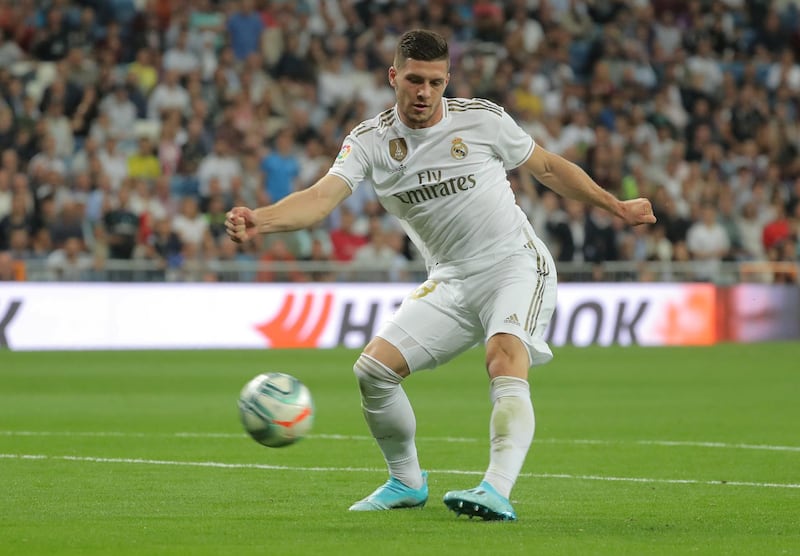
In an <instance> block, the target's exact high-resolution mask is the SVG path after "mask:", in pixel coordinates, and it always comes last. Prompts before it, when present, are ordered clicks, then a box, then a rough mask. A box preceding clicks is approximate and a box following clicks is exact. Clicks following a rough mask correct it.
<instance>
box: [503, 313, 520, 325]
mask: <svg viewBox="0 0 800 556" xmlns="http://www.w3.org/2000/svg"><path fill="white" fill-rule="evenodd" d="M503 322H504V323H506V324H516V325H517V326H520V324H519V319H518V318H517V314H516V313H511V314H510V315H508V316H507V317H506V320H504V321H503Z"/></svg>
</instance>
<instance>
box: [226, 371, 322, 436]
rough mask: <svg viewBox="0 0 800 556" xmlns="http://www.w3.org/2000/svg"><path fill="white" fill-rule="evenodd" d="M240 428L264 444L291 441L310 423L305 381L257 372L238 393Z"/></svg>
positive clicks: (310, 402) (311, 410) (311, 403)
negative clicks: (258, 373) (241, 426)
mask: <svg viewBox="0 0 800 556" xmlns="http://www.w3.org/2000/svg"><path fill="white" fill-rule="evenodd" d="M239 417H240V418H241V420H242V425H243V426H244V430H246V431H247V433H248V434H249V435H250V436H251V437H253V440H255V441H256V442H258V443H259V444H263V445H264V446H269V447H271V448H278V447H281V446H288V445H290V444H294V443H295V442H297V441H298V440H300V439H301V438H303V437H304V436H306V435H307V434H308V433H309V431H310V430H311V427H312V425H313V424H314V401H313V400H312V398H311V392H310V391H309V390H308V388H307V387H306V385H305V384H303V383H302V382H300V381H299V380H298V379H297V378H295V377H293V376H292V375H289V374H285V373H265V374H260V375H258V376H257V377H255V378H254V379H253V380H251V381H250V382H248V383H247V384H246V385H245V387H244V388H242V392H241V393H240V394H239Z"/></svg>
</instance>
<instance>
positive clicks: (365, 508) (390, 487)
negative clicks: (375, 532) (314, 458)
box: [350, 471, 428, 512]
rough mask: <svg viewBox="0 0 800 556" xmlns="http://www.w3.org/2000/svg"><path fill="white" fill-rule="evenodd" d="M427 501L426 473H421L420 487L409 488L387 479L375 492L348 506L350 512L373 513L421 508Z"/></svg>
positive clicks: (390, 478)
mask: <svg viewBox="0 0 800 556" xmlns="http://www.w3.org/2000/svg"><path fill="white" fill-rule="evenodd" d="M427 501H428V473H427V472H425V471H423V472H422V486H421V487H420V488H416V489H415V488H410V487H407V486H406V485H404V484H403V483H401V482H400V481H398V480H397V479H395V478H394V477H389V480H388V481H386V482H385V483H384V484H383V485H381V486H379V487H378V488H377V490H375V492H373V493H372V494H370V495H369V496H367V497H366V498H364V499H363V500H359V501H358V502H356V503H355V504H353V505H352V506H350V511H351V512H374V511H377V510H395V509H399V508H421V507H422V506H424V505H425V502H427Z"/></svg>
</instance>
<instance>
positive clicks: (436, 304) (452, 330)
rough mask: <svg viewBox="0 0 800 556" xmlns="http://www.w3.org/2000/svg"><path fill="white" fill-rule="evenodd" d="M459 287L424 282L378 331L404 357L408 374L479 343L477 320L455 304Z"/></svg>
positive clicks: (434, 364) (479, 331)
mask: <svg viewBox="0 0 800 556" xmlns="http://www.w3.org/2000/svg"><path fill="white" fill-rule="evenodd" d="M458 287H459V285H458V284H454V283H452V282H442V283H438V282H433V281H430V280H429V281H428V282H425V283H424V284H423V285H422V286H420V287H419V288H417V290H416V291H415V292H414V293H412V294H411V295H409V296H408V297H407V298H406V299H405V300H404V301H403V304H402V305H401V306H400V308H399V309H398V310H397V312H396V313H395V314H394V315H393V316H392V318H391V319H390V320H389V321H388V322H386V323H385V324H384V325H383V326H382V327H381V329H380V330H379V331H378V334H377V336H379V337H381V338H383V339H385V340H386V341H388V342H389V343H391V344H392V345H393V346H395V347H396V348H397V349H398V350H399V351H400V353H402V354H403V357H404V358H405V360H406V364H407V365H408V368H409V370H410V371H411V372H414V371H419V370H422V369H431V368H433V367H437V366H439V365H442V364H443V363H446V362H448V361H450V360H451V359H452V358H454V357H455V356H457V355H459V354H460V353H462V352H464V351H466V350H467V349H469V348H470V347H472V346H474V345H475V344H477V343H479V342H480V341H481V340H482V330H481V327H480V324H479V322H478V321H477V319H476V318H474V317H473V318H470V315H469V314H468V313H467V312H466V311H465V309H464V307H463V305H460V304H459V303H457V299H458V297H459V292H458V291H457V290H458Z"/></svg>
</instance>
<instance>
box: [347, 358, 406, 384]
mask: <svg viewBox="0 0 800 556" xmlns="http://www.w3.org/2000/svg"><path fill="white" fill-rule="evenodd" d="M353 373H354V374H355V375H356V380H358V385H359V388H361V392H362V393H364V392H365V390H367V389H370V388H375V387H380V385H381V384H384V385H386V384H395V385H396V384H399V383H400V382H401V381H402V380H403V378H402V377H401V376H400V375H398V374H397V373H395V372H394V371H392V370H391V369H390V368H389V367H387V366H386V365H384V364H383V363H381V362H380V361H378V360H377V359H375V358H374V357H370V356H369V355H366V354H364V353H362V354H361V355H360V356H359V357H358V359H356V362H355V364H354V365H353Z"/></svg>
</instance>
